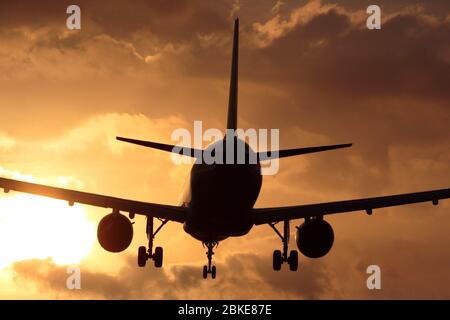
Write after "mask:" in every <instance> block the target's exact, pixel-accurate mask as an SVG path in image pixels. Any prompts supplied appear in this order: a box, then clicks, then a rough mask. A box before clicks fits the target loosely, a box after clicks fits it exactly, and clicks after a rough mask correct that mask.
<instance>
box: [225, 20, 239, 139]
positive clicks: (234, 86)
mask: <svg viewBox="0 0 450 320" xmlns="http://www.w3.org/2000/svg"><path fill="white" fill-rule="evenodd" d="M238 58H239V19H236V20H235V21H234V37H233V55H232V61H231V78H230V97H229V100H228V120H227V129H233V130H236V129H237V107H238Z"/></svg>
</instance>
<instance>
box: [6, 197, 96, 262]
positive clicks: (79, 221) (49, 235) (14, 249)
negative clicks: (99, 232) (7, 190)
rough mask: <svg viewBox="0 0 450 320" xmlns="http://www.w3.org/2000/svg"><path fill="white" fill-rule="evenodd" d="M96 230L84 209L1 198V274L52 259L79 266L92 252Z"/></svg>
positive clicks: (52, 202) (41, 199)
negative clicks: (17, 263) (24, 262)
mask: <svg viewBox="0 0 450 320" xmlns="http://www.w3.org/2000/svg"><path fill="white" fill-rule="evenodd" d="M95 229H96V228H95V225H94V223H93V222H91V221H89V220H88V219H87V218H86V215H85V212H84V210H83V208H82V207H81V206H77V205H75V206H73V207H70V206H69V205H68V204H67V202H65V201H60V200H54V199H50V198H44V197H37V196H32V195H26V194H17V195H13V196H6V197H0V270H1V269H3V268H5V267H7V266H9V265H11V264H12V263H13V262H15V261H20V260H26V259H46V258H48V257H50V258H52V259H53V261H54V262H55V263H57V264H77V263H79V262H80V261H81V260H82V259H83V258H84V257H86V256H87V255H88V254H89V252H90V251H91V249H92V246H93V244H94V241H95V239H96V230H95Z"/></svg>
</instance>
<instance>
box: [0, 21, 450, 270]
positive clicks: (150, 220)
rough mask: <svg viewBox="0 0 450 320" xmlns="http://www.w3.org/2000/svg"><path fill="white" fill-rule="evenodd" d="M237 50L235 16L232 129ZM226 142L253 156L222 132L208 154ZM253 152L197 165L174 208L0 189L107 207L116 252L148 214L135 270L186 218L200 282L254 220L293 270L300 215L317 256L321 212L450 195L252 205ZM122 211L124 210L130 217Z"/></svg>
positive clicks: (102, 231) (327, 233)
mask: <svg viewBox="0 0 450 320" xmlns="http://www.w3.org/2000/svg"><path fill="white" fill-rule="evenodd" d="M238 48H239V20H238V19H236V20H235V24H234V38H233V51H232V66H231V80H230V94H229V103H228V121H227V129H228V130H235V129H237V102H238V92H237V89H238ZM227 132H228V131H227ZM117 139H118V140H120V141H124V142H128V143H133V144H137V145H141V146H145V147H149V148H153V149H159V150H163V151H168V152H175V153H181V152H180V151H182V152H183V154H190V155H191V156H193V157H195V156H196V155H198V154H200V155H201V154H202V152H205V150H195V149H192V148H188V147H184V148H181V149H180V148H179V147H178V148H177V147H176V146H174V145H168V144H161V143H156V142H150V141H142V140H135V139H128V138H122V137H117ZM229 139H232V140H231V141H232V142H233V148H236V149H237V148H239V147H242V146H244V149H245V153H246V156H247V155H250V154H255V151H253V150H252V148H251V147H250V146H249V145H248V144H247V143H245V141H242V140H240V139H239V138H237V137H236V136H233V137H230V136H225V138H224V139H222V140H220V141H217V142H215V143H213V144H212V145H210V146H209V147H208V148H207V149H206V151H211V150H212V148H216V147H217V146H219V145H220V144H223V145H225V144H226V143H227V141H230V140H229ZM349 146H351V144H341V145H332V146H320V147H309V148H298V149H289V150H279V151H275V152H273V154H272V155H271V156H269V159H273V158H274V157H278V158H283V157H290V156H295V155H301V154H307V153H313V152H321V151H326V150H333V149H338V148H345V147H349ZM224 149H225V148H224ZM225 152H226V151H225ZM225 152H224V153H225ZM256 155H257V159H258V161H257V162H256V163H250V162H249V163H243V164H235V163H232V164H229V163H223V164H220V163H214V164H205V163H195V164H194V165H193V167H192V170H191V173H190V181H189V182H190V183H189V190H188V191H189V192H187V193H186V197H185V198H184V199H183V202H182V204H181V205H179V206H173V205H164V204H157V203H149V202H141V201H134V200H127V199H121V198H115V197H110V196H104V195H99V194H93V193H86V192H80V191H75V190H68V189H63V188H56V187H50V186H44V185H39V184H34V183H28V182H23V181H18V180H12V179H7V178H0V188H3V189H4V191H5V192H9V191H10V190H15V191H19V192H26V193H31V194H35V195H40V196H46V197H51V198H56V199H61V200H66V201H68V203H69V205H73V204H74V203H81V204H86V205H92V206H96V207H102V208H110V209H112V213H110V214H108V215H106V216H105V217H104V218H103V219H102V220H101V221H100V223H99V225H98V229H97V236H98V240H99V243H100V245H101V246H102V247H103V248H104V249H105V250H107V251H110V252H121V251H123V250H125V249H126V248H128V246H129V245H130V243H131V240H132V238H133V226H132V223H131V221H130V219H134V217H135V215H136V214H139V215H144V216H146V217H147V224H146V233H147V236H148V247H144V246H141V247H139V250H138V265H139V266H140V267H144V266H145V265H146V262H147V261H148V260H150V259H151V260H153V261H154V265H155V267H158V268H159V267H161V266H162V264H163V249H162V247H156V248H155V249H154V250H153V244H154V239H155V236H156V234H157V233H158V232H159V231H160V230H161V228H162V227H163V226H164V225H165V224H166V223H167V222H169V221H175V222H179V223H183V228H184V231H185V232H187V233H188V234H190V235H191V236H192V237H194V238H195V239H197V240H199V241H201V242H202V243H203V245H204V246H206V247H207V248H208V251H207V258H208V264H207V265H205V266H204V267H203V277H204V278H205V279H206V278H207V277H208V275H209V274H210V275H211V278H213V279H214V278H215V277H216V267H215V266H213V265H212V256H213V254H214V251H213V250H214V248H215V247H216V246H217V245H218V243H219V241H223V240H225V239H227V238H228V237H239V236H244V235H245V234H247V233H248V232H249V231H250V229H251V228H252V227H253V226H256V225H262V224H268V225H269V226H270V227H271V228H272V229H273V230H274V231H275V232H276V234H277V235H278V236H279V237H280V238H281V240H282V250H275V251H274V253H273V269H274V270H276V271H278V270H280V269H281V266H282V264H283V263H287V264H288V265H289V269H290V270H292V271H296V270H297V268H298V252H297V251H296V250H291V251H290V252H289V248H288V244H289V236H290V221H291V220H295V219H304V222H303V223H302V224H301V225H299V226H297V227H296V228H297V231H296V243H297V247H298V249H299V251H300V252H301V253H302V254H303V255H305V256H306V257H309V258H320V257H323V256H325V255H326V254H327V253H328V252H329V251H330V250H331V248H332V246H333V242H334V232H333V228H332V227H331V225H330V224H329V223H328V222H326V221H325V220H324V216H325V215H329V214H336V213H343V212H353V211H366V212H367V214H369V215H371V214H372V211H373V210H374V209H377V208H384V207H390V206H399V205H405V204H411V203H418V202H427V201H430V202H432V203H433V204H434V205H437V204H438V202H439V200H441V199H447V198H450V189H440V190H432V191H425V192H416V193H406V194H397V195H390V196H382V197H375V198H365V199H354V200H345V201H336V202H325V203H317V204H302V205H296V206H289V207H275V208H254V205H255V202H256V200H257V198H258V195H259V192H260V189H261V185H262V175H261V165H260V161H263V160H267V159H268V158H267V157H266V158H264V155H263V153H257V152H256ZM223 156H225V154H223ZM249 158H250V156H249ZM121 212H127V213H128V217H127V216H125V215H123V214H121ZM155 218H156V219H158V220H160V221H161V224H160V225H159V226H158V228H156V230H155V228H154V219H155ZM278 222H283V229H282V231H281V232H280V231H279V230H278V228H277V227H276V224H277V223H278Z"/></svg>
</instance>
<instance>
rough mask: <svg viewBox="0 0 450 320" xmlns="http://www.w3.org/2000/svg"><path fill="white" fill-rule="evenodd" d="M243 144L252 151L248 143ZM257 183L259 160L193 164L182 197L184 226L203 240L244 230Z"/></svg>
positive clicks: (219, 238) (259, 179) (249, 223)
mask: <svg viewBox="0 0 450 320" xmlns="http://www.w3.org/2000/svg"><path fill="white" fill-rule="evenodd" d="M219 143H221V142H219ZM246 148H247V150H249V152H253V150H251V149H250V147H248V145H246ZM261 185H262V175H261V166H260V164H259V163H256V164H251V163H245V164H205V163H199V164H194V166H193V167H192V169H191V173H190V179H189V191H188V192H187V194H186V197H185V199H183V204H184V205H185V206H187V207H188V213H187V219H186V222H185V223H184V230H185V231H186V232H187V233H189V234H190V235H191V236H192V237H194V238H195V239H198V240H200V241H203V242H215V241H222V240H224V239H226V238H228V237H234V236H242V235H245V234H247V233H248V232H249V231H250V229H251V228H252V226H253V221H252V219H251V209H252V208H253V206H254V205H255V202H256V200H257V198H258V195H259V192H260V190H261Z"/></svg>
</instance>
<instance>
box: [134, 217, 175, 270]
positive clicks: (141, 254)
mask: <svg viewBox="0 0 450 320" xmlns="http://www.w3.org/2000/svg"><path fill="white" fill-rule="evenodd" d="M167 222H168V220H161V225H160V226H159V227H158V228H157V229H156V231H153V217H147V226H146V232H147V238H148V249H147V248H146V247H144V246H142V247H139V249H138V266H139V267H145V265H146V263H147V260H149V259H151V260H153V261H154V265H155V267H156V268H161V267H162V265H163V256H164V254H163V248H162V247H156V248H155V252H153V240H154V239H155V236H156V234H157V233H158V232H159V230H161V228H162V227H163V226H164V225H165V224H166V223H167Z"/></svg>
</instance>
